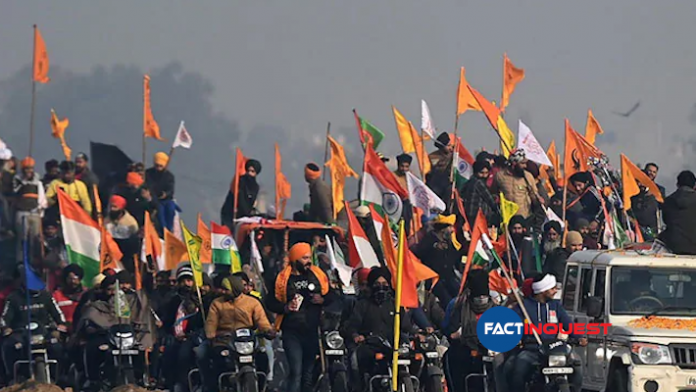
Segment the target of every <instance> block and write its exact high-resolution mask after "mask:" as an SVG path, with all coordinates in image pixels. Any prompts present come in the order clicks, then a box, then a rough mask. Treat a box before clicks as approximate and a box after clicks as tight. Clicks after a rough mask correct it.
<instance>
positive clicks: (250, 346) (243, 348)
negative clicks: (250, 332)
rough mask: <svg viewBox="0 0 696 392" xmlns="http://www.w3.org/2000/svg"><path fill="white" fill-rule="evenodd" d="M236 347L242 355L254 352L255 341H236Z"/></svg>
mask: <svg viewBox="0 0 696 392" xmlns="http://www.w3.org/2000/svg"><path fill="white" fill-rule="evenodd" d="M234 349H235V351H237V352H238V353H239V354H241V355H249V354H251V353H253V352H254V342H234Z"/></svg>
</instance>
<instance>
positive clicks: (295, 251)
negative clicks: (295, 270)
mask: <svg viewBox="0 0 696 392" xmlns="http://www.w3.org/2000/svg"><path fill="white" fill-rule="evenodd" d="M306 254H310V255H311V254H312V246H311V245H309V244H308V243H306V242H298V243H296V244H295V245H293V246H292V247H291V248H290V251H288V258H289V259H290V261H291V262H293V261H297V260H299V259H301V258H302V256H304V255H306Z"/></svg>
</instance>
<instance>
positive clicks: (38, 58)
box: [33, 25, 51, 83]
mask: <svg viewBox="0 0 696 392" xmlns="http://www.w3.org/2000/svg"><path fill="white" fill-rule="evenodd" d="M48 68H49V62H48V51H47V50H46V43H45V42H44V40H43V37H42V36H41V32H40V31H39V29H38V28H37V27H36V25H34V70H33V73H34V81H35V82H39V83H48V82H50V81H51V79H50V78H49V77H48Z"/></svg>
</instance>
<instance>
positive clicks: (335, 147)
mask: <svg viewBox="0 0 696 392" xmlns="http://www.w3.org/2000/svg"><path fill="white" fill-rule="evenodd" d="M326 137H327V138H328V139H329V145H330V146H331V158H329V161H328V162H326V163H325V164H324V165H325V166H326V167H328V168H329V170H330V171H331V194H332V196H333V216H334V219H336V217H337V216H338V213H339V211H341V208H343V190H344V189H345V186H346V177H353V178H359V177H358V173H356V172H355V171H354V170H353V169H352V168H351V167H350V165H349V164H348V159H346V153H345V152H344V151H343V146H341V145H340V144H339V143H338V142H337V141H336V140H335V139H334V138H332V137H331V136H329V135H327V136H326Z"/></svg>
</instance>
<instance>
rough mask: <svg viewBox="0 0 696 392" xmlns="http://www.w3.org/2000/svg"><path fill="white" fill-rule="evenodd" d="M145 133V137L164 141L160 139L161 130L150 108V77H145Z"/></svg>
mask: <svg viewBox="0 0 696 392" xmlns="http://www.w3.org/2000/svg"><path fill="white" fill-rule="evenodd" d="M143 132H144V133H145V137H149V138H153V139H157V140H164V139H162V138H161V137H160V128H159V125H158V124H157V121H155V117H154V116H153V115H152V107H151V106H150V76H148V75H145V76H143Z"/></svg>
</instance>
